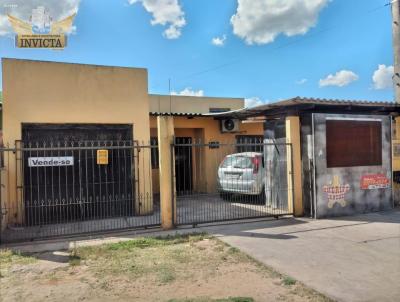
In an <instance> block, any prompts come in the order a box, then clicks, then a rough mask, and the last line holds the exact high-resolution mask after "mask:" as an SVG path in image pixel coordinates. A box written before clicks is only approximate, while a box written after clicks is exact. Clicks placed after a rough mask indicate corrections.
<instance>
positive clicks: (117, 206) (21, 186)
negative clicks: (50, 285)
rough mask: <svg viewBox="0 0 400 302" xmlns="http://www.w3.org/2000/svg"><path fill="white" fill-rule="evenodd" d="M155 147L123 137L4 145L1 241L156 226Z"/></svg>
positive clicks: (0, 188)
mask: <svg viewBox="0 0 400 302" xmlns="http://www.w3.org/2000/svg"><path fill="white" fill-rule="evenodd" d="M153 148H156V147H155V146H151V145H145V144H141V145H139V144H138V143H137V142H134V141H122V140H121V141H83V142H71V141H70V142H63V143H61V142H57V143H51V142H50V143H49V142H36V143H32V142H31V143H25V144H23V143H20V144H18V145H17V146H15V147H5V148H0V159H1V160H0V161H1V165H2V167H4V169H3V170H2V173H1V174H0V176H1V178H0V182H1V184H0V196H1V200H0V205H1V207H0V210H1V211H0V215H1V221H2V225H1V232H0V235H1V236H0V241H1V242H14V241H25V240H34V239H41V238H48V237H56V236H72V235H78V234H85V233H86V234H88V233H89V234H95V233H98V232H105V231H113V230H123V229H135V228H147V227H153V226H159V225H160V223H161V217H160V206H159V200H157V199H154V198H153V194H152V187H151V181H150V179H151V177H152V175H151V174H152V170H151V153H152V152H151V151H152V150H153Z"/></svg>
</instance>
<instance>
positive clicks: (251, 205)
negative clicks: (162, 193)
mask: <svg viewBox="0 0 400 302" xmlns="http://www.w3.org/2000/svg"><path fill="white" fill-rule="evenodd" d="M177 150H179V152H181V153H185V154H191V164H190V165H189V164H186V165H183V167H185V169H189V171H188V170H185V171H184V173H185V175H190V178H191V184H192V188H191V190H190V191H179V192H176V193H177V194H176V198H175V199H176V218H175V220H176V224H177V225H185V224H193V225H196V224H201V223H211V222H219V221H228V220H238V219H250V218H263V217H279V216H282V215H292V214H293V195H292V194H293V189H292V188H291V186H290V184H291V183H292V181H289V179H288V177H290V178H291V177H292V174H291V165H292V162H291V161H292V149H291V145H290V144H286V143H282V142H276V141H270V140H265V141H261V140H260V141H259V142H254V140H252V141H251V142H246V141H239V142H235V143H220V142H212V143H202V142H200V141H197V142H195V141H194V142H192V143H185V142H181V141H178V140H176V141H175V143H174V144H173V145H172V146H171V152H173V153H175V154H173V156H175V157H176V156H177V154H176V152H177ZM179 173H182V170H181V169H176V170H175V175H174V178H173V179H174V183H175V184H176V185H175V187H176V191H178V188H179V186H178V182H177V181H178V179H180V178H181V177H182V176H181V175H179ZM288 175H289V176H288Z"/></svg>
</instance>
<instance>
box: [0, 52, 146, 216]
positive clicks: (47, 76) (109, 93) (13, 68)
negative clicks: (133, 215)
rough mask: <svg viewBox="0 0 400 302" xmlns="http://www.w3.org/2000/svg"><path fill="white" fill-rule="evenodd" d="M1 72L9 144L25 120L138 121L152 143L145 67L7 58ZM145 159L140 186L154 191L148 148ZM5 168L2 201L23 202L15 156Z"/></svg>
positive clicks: (137, 130) (137, 129)
mask: <svg viewBox="0 0 400 302" xmlns="http://www.w3.org/2000/svg"><path fill="white" fill-rule="evenodd" d="M2 71H3V99H4V100H3V140H4V142H5V143H10V144H14V142H15V141H16V140H20V139H21V123H96V124H99V123H100V124H101V123H104V124H113V123H115V124H133V128H134V133H133V137H134V139H135V140H139V141H144V142H146V143H148V140H149V136H150V126H149V102H148V88H147V70H146V69H138V68H122V67H105V66H93V65H81V64H65V63H54V62H40V61H28V60H16V59H3V60H2ZM143 160H144V161H145V162H146V164H144V165H143V167H145V168H144V169H141V172H142V173H143V175H140V176H139V179H140V180H141V183H140V187H139V190H141V193H150V194H151V192H152V190H151V184H150V185H149V181H148V178H149V177H148V175H150V173H151V172H150V171H149V169H150V165H149V164H148V162H149V160H150V153H149V152H148V154H147V155H145V156H144V157H143ZM6 169H7V170H8V171H7V172H8V177H9V179H7V186H8V187H7V188H6V190H3V192H4V194H5V195H4V196H2V197H3V199H2V200H3V202H4V201H6V202H7V203H8V206H14V207H15V206H16V205H17V204H18V203H19V202H21V200H20V198H17V196H16V188H15V184H16V180H15V178H16V175H15V161H12V160H11V161H10V163H9V165H8V166H7V167H6ZM3 174H4V175H3V176H5V175H6V171H4V172H3ZM146 176H147V177H146ZM3 179H4V178H3ZM145 181H146V182H147V185H146V186H144V182H145ZM144 188H146V190H147V191H148V192H143V190H144ZM136 191H138V190H136ZM146 209H151V207H149V206H147V207H146ZM10 215H11V216H14V214H13V213H10Z"/></svg>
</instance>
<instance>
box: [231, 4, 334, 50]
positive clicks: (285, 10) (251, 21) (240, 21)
mask: <svg viewBox="0 0 400 302" xmlns="http://www.w3.org/2000/svg"><path fill="white" fill-rule="evenodd" d="M329 1H330V0H238V6H237V10H236V14H234V15H233V16H232V17H231V24H232V26H233V33H234V34H235V35H237V36H238V37H240V38H242V39H244V40H245V41H246V43H247V44H250V45H251V44H267V43H271V42H273V41H274V40H275V38H276V37H277V36H278V35H280V34H285V35H286V36H288V37H291V36H294V35H302V34H305V33H307V32H308V30H309V29H310V28H311V27H313V26H315V25H316V23H317V21H318V15H319V13H320V11H321V10H322V9H323V8H324V7H325V6H326V4H327V3H328V2H329Z"/></svg>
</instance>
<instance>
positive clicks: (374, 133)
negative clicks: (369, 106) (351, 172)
mask: <svg viewBox="0 0 400 302" xmlns="http://www.w3.org/2000/svg"><path fill="white" fill-rule="evenodd" d="M326 161H327V167H328V168H336V167H356V166H380V165H382V123H381V122H380V121H358V120H357V121H356V120H327V121H326Z"/></svg>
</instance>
